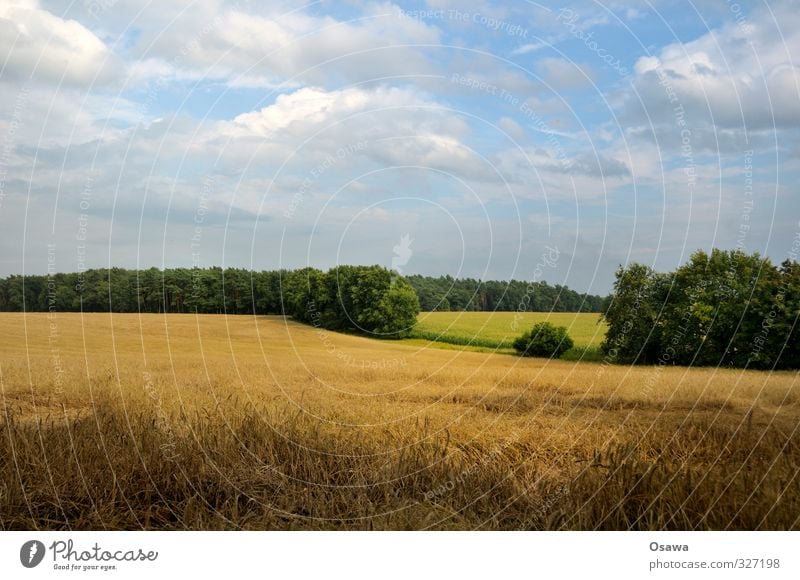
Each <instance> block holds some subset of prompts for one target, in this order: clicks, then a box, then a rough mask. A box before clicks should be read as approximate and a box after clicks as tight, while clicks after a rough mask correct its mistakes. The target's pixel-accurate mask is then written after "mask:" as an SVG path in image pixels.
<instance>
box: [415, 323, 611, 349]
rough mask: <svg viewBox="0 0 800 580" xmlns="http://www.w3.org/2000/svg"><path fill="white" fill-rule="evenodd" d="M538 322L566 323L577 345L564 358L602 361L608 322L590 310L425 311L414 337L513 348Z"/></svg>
mask: <svg viewBox="0 0 800 580" xmlns="http://www.w3.org/2000/svg"><path fill="white" fill-rule="evenodd" d="M537 322H550V323H551V324H554V325H556V326H565V327H566V328H567V331H568V332H569V335H570V337H571V338H572V340H573V341H574V342H575V347H574V348H572V349H571V350H569V351H568V352H567V353H565V354H564V357H563V358H564V359H565V360H573V361H577V360H584V361H599V360H601V359H602V355H601V354H600V343H602V341H603V337H604V336H605V333H606V324H605V323H604V322H602V321H601V320H600V315H599V314H595V313H588V312H580V313H576V312H423V313H421V314H420V315H419V319H418V321H417V326H416V327H415V328H414V331H413V332H412V334H411V339H414V340H426V341H429V342H431V343H445V344H452V345H459V346H467V347H478V348H479V349H481V350H492V349H493V350H497V351H498V352H503V353H511V352H513V347H512V344H513V342H514V339H515V338H517V337H518V336H519V335H521V334H522V333H523V332H524V331H525V330H528V329H530V328H531V327H532V326H533V325H534V324H536V323H537Z"/></svg>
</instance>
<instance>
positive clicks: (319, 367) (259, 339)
mask: <svg viewBox="0 0 800 580" xmlns="http://www.w3.org/2000/svg"><path fill="white" fill-rule="evenodd" d="M0 333H2V336H3V337H4V339H3V341H2V342H0V528H2V529H6V530H11V529H48V530H50V529H73V530H78V529H506V530H511V529H570V530H572V529H615V530H623V529H748V530H750V529H798V528H800V477H798V476H800V448H799V445H800V436H798V433H797V426H798V424H800V423H799V422H798V419H799V418H800V387H798V386H797V375H796V374H793V373H760V372H753V371H738V370H737V371H734V370H715V369H685V368H672V367H662V368H649V367H635V368H628V367H622V366H608V365H602V364H594V363H586V362H580V363H576V362H570V361H547V360H543V359H523V358H512V357H507V356H497V355H495V354H491V353H481V352H465V351H461V350H444V349H438V348H436V349H432V348H425V347H424V346H420V345H418V344H414V343H404V342H402V341H399V342H398V341H373V340H369V339H366V338H362V337H357V336H347V335H340V334H333V333H328V332H323V331H318V330H316V329H314V328H312V327H307V326H302V325H299V324H295V323H293V322H291V321H286V320H284V319H283V318H280V317H258V318H255V317H247V316H238V317H228V318H226V317H224V316H213V315H205V316H199V317H195V316H193V315H167V316H164V315H143V316H141V317H139V316H138V315H113V317H112V316H110V315H103V314H90V315H83V316H81V315H79V314H58V315H57V317H55V318H48V316H47V314H28V315H22V314H2V315H0Z"/></svg>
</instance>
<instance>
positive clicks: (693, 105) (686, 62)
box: [625, 3, 800, 131]
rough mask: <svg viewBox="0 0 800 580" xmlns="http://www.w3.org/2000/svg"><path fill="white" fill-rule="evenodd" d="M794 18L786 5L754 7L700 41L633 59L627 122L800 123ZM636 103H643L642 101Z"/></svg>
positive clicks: (798, 31)
mask: <svg viewBox="0 0 800 580" xmlns="http://www.w3.org/2000/svg"><path fill="white" fill-rule="evenodd" d="M799 53H800V13H798V12H797V10H796V9H795V8H792V7H791V5H790V4H789V3H784V4H778V5H776V6H775V7H774V11H770V10H767V9H764V8H761V9H756V10H754V11H753V13H752V14H750V15H749V17H748V18H747V19H746V20H742V21H739V22H737V21H732V22H728V23H727V24H725V25H724V26H722V27H720V28H718V29H714V30H711V31H709V32H708V33H706V34H704V35H702V36H700V37H699V38H697V39H695V40H692V41H690V42H685V43H675V44H670V45H668V46H666V47H664V48H663V49H662V50H661V51H660V52H659V53H658V54H657V55H655V56H643V57H641V58H639V59H638V60H637V61H636V65H635V73H636V76H635V79H634V86H635V89H636V92H637V93H638V96H635V95H631V96H630V98H629V100H628V101H627V104H626V109H625V113H626V115H627V117H626V118H627V119H632V120H636V119H638V120H640V121H642V120H646V119H653V120H656V121H664V120H670V119H671V118H672V117H674V115H675V113H674V111H675V109H676V107H682V108H683V111H685V115H686V118H687V120H688V121H689V122H690V123H692V124H693V125H695V126H697V125H702V124H706V125H711V126H713V127H715V128H739V129H747V130H751V131H752V130H761V129H770V128H777V129H783V128H789V127H797V126H800V69H798V66H797V64H796V63H795V62H794V60H793V58H795V57H796V55H797V54H799ZM640 99H641V102H640Z"/></svg>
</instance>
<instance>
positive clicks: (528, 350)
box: [514, 322, 574, 358]
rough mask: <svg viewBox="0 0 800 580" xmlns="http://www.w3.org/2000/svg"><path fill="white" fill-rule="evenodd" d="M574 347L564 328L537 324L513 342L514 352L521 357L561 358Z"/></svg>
mask: <svg viewBox="0 0 800 580" xmlns="http://www.w3.org/2000/svg"><path fill="white" fill-rule="evenodd" d="M573 346H574V344H573V342H572V338H570V336H569V334H567V329H566V327H564V326H554V325H552V324H550V323H549V322H539V323H537V324H534V325H533V328H531V329H530V330H528V331H527V332H525V333H523V334H522V336H520V337H519V338H517V339H516V340H515V341H514V350H516V351H517V353H518V354H520V355H522V356H542V357H548V358H561V355H563V354H564V353H565V352H567V351H568V350H569V349H571V348H572V347H573Z"/></svg>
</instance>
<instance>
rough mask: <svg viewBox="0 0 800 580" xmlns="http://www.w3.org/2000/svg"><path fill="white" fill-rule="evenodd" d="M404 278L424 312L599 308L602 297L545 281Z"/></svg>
mask: <svg viewBox="0 0 800 580" xmlns="http://www.w3.org/2000/svg"><path fill="white" fill-rule="evenodd" d="M407 279H408V282H409V283H410V284H411V285H412V286H413V287H414V290H416V292H417V296H419V303H420V306H421V307H422V310H424V311H426V312H432V311H441V312H447V311H459V312H461V311H481V312H492V311H495V310H497V311H501V312H600V311H601V309H602V306H603V300H604V298H603V297H601V296H594V295H591V294H581V293H579V292H576V291H575V290H571V289H569V288H567V287H566V286H561V285H558V284H556V285H555V286H551V285H550V284H548V283H547V282H522V281H519V280H510V281H506V282H503V281H497V280H489V281H483V280H475V279H473V278H461V279H459V278H453V277H451V276H439V277H436V278H434V277H432V276H419V275H413V276H408V277H407Z"/></svg>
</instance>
